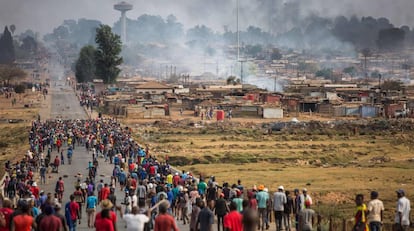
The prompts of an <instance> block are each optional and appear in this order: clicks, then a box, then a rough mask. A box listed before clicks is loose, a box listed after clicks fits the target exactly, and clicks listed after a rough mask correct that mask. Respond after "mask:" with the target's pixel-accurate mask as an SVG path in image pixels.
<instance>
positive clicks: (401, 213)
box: [395, 189, 411, 231]
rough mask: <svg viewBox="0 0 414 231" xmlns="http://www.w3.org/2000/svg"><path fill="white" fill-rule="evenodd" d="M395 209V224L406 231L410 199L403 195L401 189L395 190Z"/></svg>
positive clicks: (408, 222) (408, 223)
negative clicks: (396, 198) (396, 199)
mask: <svg viewBox="0 0 414 231" xmlns="http://www.w3.org/2000/svg"><path fill="white" fill-rule="evenodd" d="M396 192H397V197H398V201H397V209H396V211H395V224H396V225H397V227H398V226H399V228H400V230H402V231H407V230H408V228H409V226H410V211H411V205H410V200H408V199H407V197H405V192H404V190H403V189H398V190H397V191H396Z"/></svg>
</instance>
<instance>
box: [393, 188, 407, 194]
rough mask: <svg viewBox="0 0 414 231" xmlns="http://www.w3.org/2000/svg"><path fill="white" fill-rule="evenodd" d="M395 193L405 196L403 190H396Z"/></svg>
mask: <svg viewBox="0 0 414 231" xmlns="http://www.w3.org/2000/svg"><path fill="white" fill-rule="evenodd" d="M395 192H396V193H398V194H401V195H405V192H404V189H398V190H397V191H395Z"/></svg>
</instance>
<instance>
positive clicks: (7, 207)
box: [0, 198, 13, 231]
mask: <svg viewBox="0 0 414 231" xmlns="http://www.w3.org/2000/svg"><path fill="white" fill-rule="evenodd" d="M11 207H12V202H11V201H10V200H9V199H7V198H6V199H4V201H3V208H0V214H2V215H3V216H4V219H5V220H6V225H5V226H4V227H1V226H0V231H9V227H10V218H11V215H12V214H13V209H12V208H11Z"/></svg>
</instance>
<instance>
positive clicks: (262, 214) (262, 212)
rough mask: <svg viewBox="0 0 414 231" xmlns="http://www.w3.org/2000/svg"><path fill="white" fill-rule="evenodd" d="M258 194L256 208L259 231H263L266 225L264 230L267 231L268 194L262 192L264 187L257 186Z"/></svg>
mask: <svg viewBox="0 0 414 231" xmlns="http://www.w3.org/2000/svg"><path fill="white" fill-rule="evenodd" d="M257 190H259V192H257V193H256V200H257V208H258V212H259V229H261V230H264V226H265V224H266V229H269V223H268V221H267V219H266V218H267V204H268V201H269V193H267V192H265V191H264V185H259V187H258V188H257Z"/></svg>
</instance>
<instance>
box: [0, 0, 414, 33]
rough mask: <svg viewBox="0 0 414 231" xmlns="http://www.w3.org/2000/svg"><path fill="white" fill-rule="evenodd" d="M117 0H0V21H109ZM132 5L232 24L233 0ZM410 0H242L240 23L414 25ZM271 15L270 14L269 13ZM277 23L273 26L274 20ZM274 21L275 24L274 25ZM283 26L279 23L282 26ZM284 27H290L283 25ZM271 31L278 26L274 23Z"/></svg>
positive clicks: (29, 24)
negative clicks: (313, 20) (379, 20)
mask: <svg viewBox="0 0 414 231" xmlns="http://www.w3.org/2000/svg"><path fill="white" fill-rule="evenodd" d="M116 2H117V1H115V0H71V1H67V0H1V2H0V25H2V26H5V25H11V24H15V25H16V27H17V30H16V31H17V32H23V31H25V30H26V29H32V30H34V31H37V32H40V33H41V34H45V33H49V32H51V31H52V30H53V28H55V27H57V26H58V25H60V24H61V23H62V22H63V20H65V19H79V18H88V19H96V20H99V21H101V22H103V23H105V24H108V25H110V26H113V24H114V22H115V21H117V20H118V19H119V15H120V13H119V12H117V11H115V10H114V9H113V5H114V4H115V3H116ZM127 2H130V3H132V4H133V5H134V9H133V10H132V11H130V12H128V13H127V16H128V18H132V19H136V18H137V17H139V16H140V15H142V14H151V15H160V16H162V17H166V16H167V15H170V14H173V15H175V16H176V17H177V19H178V21H179V22H181V23H183V25H184V27H185V28H190V27H193V26H195V25H198V24H200V25H201V24H204V25H206V26H208V27H211V28H212V29H214V30H217V31H222V30H223V26H225V25H226V26H228V28H229V29H230V30H232V31H235V30H236V29H235V28H236V26H235V25H236V23H235V14H236V13H235V12H236V10H235V7H236V0H151V1H144V0H128V1H127ZM412 9H414V1H413V0H393V1H390V0H343V1H335V0H240V28H241V29H245V28H246V27H248V26H249V25H254V26H260V27H262V28H263V29H264V30H269V25H270V23H271V22H272V23H273V24H276V23H285V25H284V27H288V26H289V25H288V24H289V23H291V22H292V21H294V20H298V19H300V18H304V17H306V16H308V15H310V14H317V15H319V16H322V17H335V16H338V15H345V16H352V15H357V16H373V17H386V18H388V19H389V20H390V22H391V23H393V24H394V25H395V26H397V27H399V26H402V25H407V26H410V27H413V26H414V14H412V12H411V11H412ZM270 15H272V16H270ZM274 27H275V26H274ZM276 27H277V26H276ZM282 28H283V27H282ZM284 29H288V28H284ZM273 32H275V33H276V32H278V31H276V30H275V29H273Z"/></svg>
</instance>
